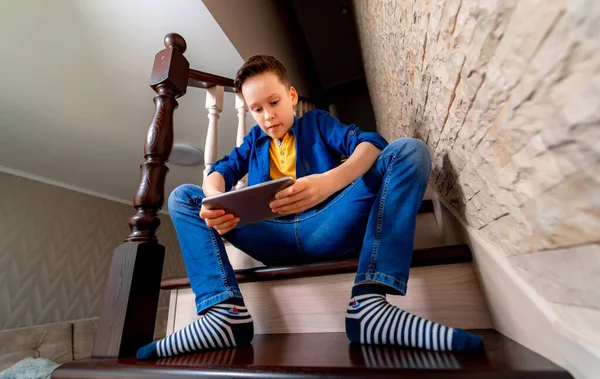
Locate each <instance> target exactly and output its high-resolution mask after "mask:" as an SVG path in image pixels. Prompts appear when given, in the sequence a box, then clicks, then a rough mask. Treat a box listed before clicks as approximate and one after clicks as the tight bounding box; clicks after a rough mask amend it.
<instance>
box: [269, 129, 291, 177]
mask: <svg viewBox="0 0 600 379" xmlns="http://www.w3.org/2000/svg"><path fill="white" fill-rule="evenodd" d="M269 166H270V175H271V180H274V179H279V178H283V177H285V176H291V177H293V178H294V179H296V137H295V136H294V133H292V132H291V131H289V132H287V134H286V135H285V136H283V139H282V140H281V141H279V140H278V139H274V138H271V145H270V146H269Z"/></svg>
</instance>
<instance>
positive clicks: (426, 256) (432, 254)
mask: <svg viewBox="0 0 600 379" xmlns="http://www.w3.org/2000/svg"><path fill="white" fill-rule="evenodd" d="M471 259H472V256H471V251H470V250H469V247H468V246H467V245H450V246H440V247H433V248H428V249H417V250H415V251H414V253H413V259H412V263H411V267H423V266H435V265H443V264H452V263H464V262H470V261H471ZM357 268H358V259H357V258H351V259H340V260H332V261H325V262H317V263H308V264H299V265H285V266H265V267H255V268H249V269H241V270H235V276H236V278H237V280H238V282H240V283H247V282H257V281H264V280H282V279H292V278H299V277H309V276H321V275H333V274H345V273H349V272H356V270H357ZM189 286H190V280H189V279H188V278H187V277H179V278H168V279H163V280H162V282H161V285H160V288H161V289H163V290H172V289H177V288H187V287H189Z"/></svg>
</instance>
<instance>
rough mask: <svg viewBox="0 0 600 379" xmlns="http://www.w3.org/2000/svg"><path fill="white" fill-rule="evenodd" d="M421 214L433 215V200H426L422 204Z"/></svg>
mask: <svg viewBox="0 0 600 379" xmlns="http://www.w3.org/2000/svg"><path fill="white" fill-rule="evenodd" d="M421 213H433V201H432V200H431V199H426V200H423V201H422V202H421V206H420V207H419V214H421Z"/></svg>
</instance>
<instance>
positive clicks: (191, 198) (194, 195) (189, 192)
mask: <svg viewBox="0 0 600 379" xmlns="http://www.w3.org/2000/svg"><path fill="white" fill-rule="evenodd" d="M204 197H205V196H204V191H202V188H201V187H200V186H197V185H195V184H182V185H180V186H179V187H177V188H175V189H174V190H173V192H171V194H170V195H169V202H168V204H169V213H171V212H172V211H175V210H176V209H177V208H179V207H180V206H181V205H184V204H189V203H196V204H198V201H201V200H202V199H204Z"/></svg>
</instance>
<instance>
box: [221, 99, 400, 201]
mask: <svg viewBox="0 0 600 379" xmlns="http://www.w3.org/2000/svg"><path fill="white" fill-rule="evenodd" d="M291 131H292V133H294V136H295V137H296V177H297V178H301V177H303V176H308V175H312V174H322V173H324V172H327V171H329V170H331V169H333V168H336V167H337V166H339V165H340V159H341V157H342V155H345V156H347V157H349V156H350V155H352V153H353V152H354V149H356V146H358V145H359V144H360V143H361V142H369V143H371V144H373V145H374V146H375V147H377V148H378V149H380V150H383V149H384V148H385V147H386V146H387V145H388V143H387V141H386V140H385V139H384V138H383V137H382V136H380V135H379V134H377V133H370V132H364V131H362V130H360V129H359V128H358V127H357V126H356V125H354V124H352V125H345V124H342V123H341V122H339V121H338V120H337V119H336V118H335V117H332V116H331V115H330V114H329V113H328V112H325V111H322V110H315V111H310V112H308V113H305V114H304V115H303V116H302V117H301V118H299V119H298V118H294V125H293V126H292V128H291ZM270 139H271V137H269V135H267V134H266V133H265V132H264V131H263V130H262V129H261V128H260V126H258V125H255V126H254V127H253V128H252V129H251V130H250V133H248V135H246V137H244V142H243V143H242V144H241V145H240V146H239V147H236V148H235V149H233V151H232V152H231V154H229V155H226V156H224V157H223V158H221V159H219V160H218V161H217V162H215V163H214V164H213V165H212V167H211V169H210V173H212V172H214V171H216V172H218V173H220V174H221V175H223V178H225V191H229V190H231V188H232V187H233V186H234V185H235V184H236V183H237V182H238V180H240V179H241V178H243V177H244V175H246V174H248V185H254V184H259V183H263V182H266V181H269V180H271V176H270V172H269V168H270V166H269V142H270ZM210 173H209V175H210Z"/></svg>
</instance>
